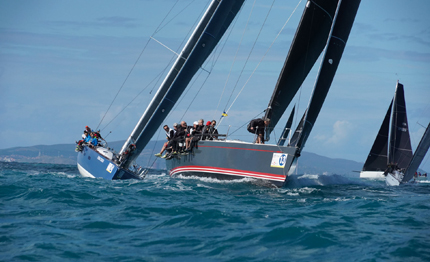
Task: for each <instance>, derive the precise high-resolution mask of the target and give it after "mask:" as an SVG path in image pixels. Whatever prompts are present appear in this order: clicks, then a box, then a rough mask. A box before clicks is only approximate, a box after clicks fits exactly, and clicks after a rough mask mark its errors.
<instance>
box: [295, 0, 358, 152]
mask: <svg viewBox="0 0 430 262" xmlns="http://www.w3.org/2000/svg"><path fill="white" fill-rule="evenodd" d="M359 5H360V0H344V1H341V3H340V6H339V7H338V9H339V10H338V13H337V17H336V18H335V20H334V24H333V28H332V33H331V36H330V39H329V42H328V44H327V47H326V51H325V54H324V57H323V60H322V65H321V67H320V71H319V73H318V77H317V81H316V83H315V87H314V91H313V94H312V98H311V101H310V104H309V106H308V112H307V114H306V120H305V122H304V126H303V131H302V133H301V136H300V138H299V141H298V143H297V147H299V150H300V151H301V150H302V149H303V147H304V145H305V143H306V140H307V138H308V136H309V134H310V132H311V130H312V128H313V126H314V123H315V121H316V119H317V116H318V114H319V112H320V110H321V107H322V105H323V103H324V100H325V98H326V96H327V93H328V91H329V89H330V85H331V83H332V81H333V78H334V75H335V74H336V70H337V67H338V65H339V63H340V59H341V57H342V54H343V50H344V49H345V46H346V42H347V40H348V37H349V33H350V32H351V28H352V25H353V23H354V19H355V15H356V14H357V10H358V7H359Z"/></svg>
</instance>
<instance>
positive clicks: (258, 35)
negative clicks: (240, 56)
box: [224, 0, 276, 111]
mask: <svg viewBox="0 0 430 262" xmlns="http://www.w3.org/2000/svg"><path fill="white" fill-rule="evenodd" d="M275 1H276V0H273V1H272V5H271V6H270V9H269V12H267V15H266V17H265V18H264V21H263V24H262V25H261V27H260V31H259V32H258V34H257V37H256V39H255V41H254V44H253V45H252V47H251V50H250V51H249V53H248V57H247V58H246V60H245V63H244V65H243V67H242V70H241V71H240V73H239V77H238V78H237V80H236V83H235V85H234V87H233V90H232V91H231V94H230V97H229V98H228V100H227V103H226V104H225V107H224V111H225V109H226V107H227V106H228V103H230V99H231V97H232V96H233V93H234V90H235V89H236V87H237V85H238V83H239V80H240V77H241V76H242V74H243V71H245V67H246V65H247V64H248V61H249V59H250V57H251V54H252V52H253V51H254V48H255V45H256V44H257V41H258V39H259V38H260V34H261V31H263V28H264V25H265V24H266V21H267V18H268V17H269V14H270V12H271V11H272V8H273V5H274V4H275Z"/></svg>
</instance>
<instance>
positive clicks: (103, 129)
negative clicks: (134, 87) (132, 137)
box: [102, 71, 163, 130]
mask: <svg viewBox="0 0 430 262" xmlns="http://www.w3.org/2000/svg"><path fill="white" fill-rule="evenodd" d="M162 74H163V71H162V72H160V73H159V74H158V75H157V76H156V77H154V79H152V81H151V82H149V83H148V84H147V85H146V87H145V88H144V89H142V91H140V92H139V93H138V94H137V95H136V96H135V97H134V98H133V99H132V100H131V101H130V102H129V103H128V104H127V105H126V106H125V107H124V108H123V109H122V110H121V111H119V113H118V114H117V115H116V116H115V117H113V118H112V120H111V121H109V123H107V124H106V125H105V126H104V127H103V128H102V130H104V129H106V128H107V127H108V126H109V125H110V124H111V123H112V122H113V121H114V120H115V119H116V118H117V117H118V116H119V115H120V114H121V113H122V112H123V111H124V110H125V109H127V107H128V106H130V104H131V103H133V102H134V100H136V99H137V97H138V96H139V95H140V94H141V93H142V92H143V91H145V90H146V89H147V88H148V87H149V86H150V85H151V84H152V82H154V81H155V79H156V78H157V77H159V75H162Z"/></svg>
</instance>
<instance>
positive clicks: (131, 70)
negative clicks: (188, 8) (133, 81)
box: [96, 0, 179, 130]
mask: <svg viewBox="0 0 430 262" xmlns="http://www.w3.org/2000/svg"><path fill="white" fill-rule="evenodd" d="M178 2H179V0H177V1H176V3H175V4H174V5H173V6H172V8H171V9H170V10H169V12H168V13H167V15H166V16H165V17H164V18H163V20H162V21H161V23H163V21H164V20H165V19H166V18H167V16H168V15H169V14H170V12H171V11H172V10H173V8H174V7H175V5H176V4H177V3H178ZM161 23H160V24H159V25H158V27H157V28H156V29H155V32H156V31H157V29H158V28H159V27H160V26H161ZM155 32H154V33H155ZM150 41H151V38H149V39H148V41H147V42H146V44H145V46H144V47H143V49H142V51H141V52H140V54H139V56H138V57H137V59H136V61H135V62H134V64H133V66H132V67H131V69H130V71H129V72H128V74H127V76H126V77H125V79H124V81H123V83H122V85H121V86H120V88H119V90H118V92H117V93H116V95H115V97H114V98H113V100H112V102H111V104H110V105H109V107H108V109H107V110H106V112H105V114H104V115H103V117H102V119H101V120H100V122H99V124H98V125H97V128H96V130H97V129H98V128H99V127H100V125H101V123H102V122H103V120H104V119H105V117H106V115H107V113H108V112H109V110H110V108H111V107H112V105H113V103H114V102H115V100H116V98H117V97H118V95H119V93H120V92H121V90H122V89H123V87H124V85H125V82H127V80H128V78H129V77H130V75H131V73H132V72H133V70H134V68H135V67H136V64H137V62H138V61H139V60H140V57H141V56H142V54H143V52H144V51H145V50H146V47H147V46H148V44H149V42H150Z"/></svg>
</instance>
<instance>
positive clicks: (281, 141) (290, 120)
mask: <svg viewBox="0 0 430 262" xmlns="http://www.w3.org/2000/svg"><path fill="white" fill-rule="evenodd" d="M295 110H296V107H295V106H294V107H293V110H291V114H290V117H289V118H288V121H287V123H286V124H285V127H284V131H282V135H281V137H280V138H279V142H278V145H279V146H283V145H284V144H285V140H286V139H287V136H288V134H289V133H290V130H291V125H292V124H293V117H294V111H295Z"/></svg>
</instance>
